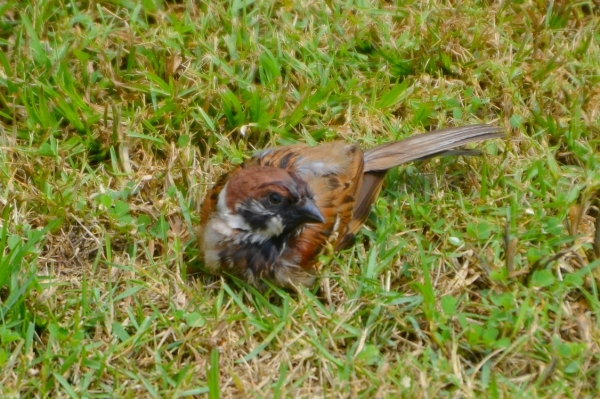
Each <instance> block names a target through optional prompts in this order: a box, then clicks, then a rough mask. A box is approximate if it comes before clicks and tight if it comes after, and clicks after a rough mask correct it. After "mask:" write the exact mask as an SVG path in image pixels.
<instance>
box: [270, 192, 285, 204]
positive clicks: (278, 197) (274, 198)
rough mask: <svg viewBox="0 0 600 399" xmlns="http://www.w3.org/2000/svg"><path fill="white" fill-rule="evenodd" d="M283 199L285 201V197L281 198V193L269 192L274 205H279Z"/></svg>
mask: <svg viewBox="0 0 600 399" xmlns="http://www.w3.org/2000/svg"><path fill="white" fill-rule="evenodd" d="M282 201H283V198H281V195H279V194H277V193H271V194H269V202H270V203H271V204H272V205H279V204H281V202H282Z"/></svg>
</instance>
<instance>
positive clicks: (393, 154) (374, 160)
mask: <svg viewBox="0 0 600 399" xmlns="http://www.w3.org/2000/svg"><path fill="white" fill-rule="evenodd" d="M500 131H501V130H500V129H499V128H497V127H494V126H490V125H472V126H462V127H452V128H449V129H443V130H436V131H433V132H429V133H424V134H418V135H415V136H411V137H409V138H407V139H405V140H401V141H395V142H392V143H387V144H383V145H380V146H379V147H375V148H371V149H370V150H366V151H365V157H364V159H365V172H370V171H380V170H388V169H390V168H393V167H395V166H398V165H402V164H403V163H407V162H412V161H420V160H423V159H427V158H430V157H434V156H440V155H446V152H447V151H449V150H452V149H453V148H456V147H459V146H461V145H465V144H468V143H472V142H475V141H482V140H487V139H492V138H497V137H501V136H502V133H500ZM447 155H453V153H452V152H451V153H448V154H447Z"/></svg>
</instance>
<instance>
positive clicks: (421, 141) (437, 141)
mask: <svg viewBox="0 0 600 399" xmlns="http://www.w3.org/2000/svg"><path fill="white" fill-rule="evenodd" d="M502 136H503V134H502V133H501V129H499V128H497V127H494V126H490V125H472V126H462V127H453V128H449V129H443V130H436V131H433V132H429V133H424V134H418V135H415V136H412V137H409V138H407V139H405V140H401V141H395V142H393V143H388V144H384V145H381V146H379V147H375V148H371V149H370V150H366V151H365V152H364V161H365V164H364V177H363V183H362V186H361V187H360V191H359V193H358V196H357V198H356V203H355V205H354V215H353V217H352V220H351V221H350V223H349V224H348V226H347V227H346V232H345V233H344V234H343V235H342V237H340V239H339V241H338V242H337V245H336V248H337V249H341V248H344V247H346V246H347V245H348V244H350V243H351V242H352V239H353V238H354V235H355V234H356V233H357V232H358V230H360V227H361V226H362V225H363V223H364V222H365V220H366V219H367V217H369V213H371V205H372V204H373V202H374V201H375V199H376V198H377V196H378V195H379V191H380V190H381V187H382V186H383V181H384V178H385V174H386V172H387V170H388V169H390V168H393V167H395V166H398V165H401V164H403V163H407V162H412V161H421V160H424V159H427V158H431V157H434V156H441V155H480V154H481V152H479V151H477V150H468V149H467V150H461V149H459V150H455V149H454V148H455V147H459V146H462V145H465V144H468V143H472V142H476V141H482V140H487V139H493V138H498V137H502Z"/></svg>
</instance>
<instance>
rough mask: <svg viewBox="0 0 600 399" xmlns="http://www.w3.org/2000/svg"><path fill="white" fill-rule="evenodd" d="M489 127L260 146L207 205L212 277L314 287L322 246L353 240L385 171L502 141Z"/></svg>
mask: <svg viewBox="0 0 600 399" xmlns="http://www.w3.org/2000/svg"><path fill="white" fill-rule="evenodd" d="M502 135H503V134H502V133H501V129H499V128H497V127H494V126H491V125H486V124H478V125H468V126H462V127H452V128H446V129H442V130H436V131H431V132H428V133H422V134H417V135H413V136H411V137H408V138H406V139H404V140H400V141H394V142H390V143H386V144H382V145H379V146H376V147H373V148H370V149H367V150H362V149H361V148H360V147H359V146H358V145H356V144H352V143H347V142H345V141H332V142H326V143H321V144H318V145H316V146H309V145H307V144H292V145H286V146H280V147H273V148H268V149H265V150H260V151H258V152H257V153H255V154H254V155H253V156H252V157H251V158H249V159H248V160H246V161H245V162H243V163H242V164H240V165H237V166H235V167H234V168H233V169H232V170H230V171H229V172H228V173H225V174H223V175H221V176H220V178H218V179H217V182H216V184H214V186H213V187H212V188H211V189H209V191H208V194H207V195H206V197H205V199H204V202H203V203H202V205H201V208H200V223H199V227H198V228H197V233H196V234H197V238H198V245H199V252H200V257H201V262H202V263H203V264H204V269H205V270H206V271H208V272H209V273H210V274H216V275H233V276H235V277H237V278H239V279H241V280H244V281H246V282H247V283H248V284H250V285H252V286H254V287H257V288H265V287H267V286H268V284H267V282H270V283H272V284H274V285H275V286H278V287H282V288H285V289H298V288H299V287H300V286H307V287H312V286H313V285H314V284H315V281H316V278H317V267H316V265H317V262H318V258H319V255H320V254H321V253H322V251H323V250H324V248H326V247H328V248H333V249H334V250H336V251H337V250H342V249H344V248H346V247H348V246H349V245H350V244H352V243H353V241H354V237H355V235H356V234H357V233H358V231H359V230H360V228H361V226H362V225H363V224H364V222H365V221H366V219H367V218H368V216H369V213H370V211H371V205H372V204H373V203H374V201H375V200H376V199H377V197H378V195H379V193H380V191H381V189H382V186H383V183H384V180H385V175H386V172H387V171H388V170H389V169H391V168H394V167H396V166H399V165H401V164H404V163H407V162H412V161H419V160H424V159H428V158H431V157H434V156H441V155H461V154H463V155H471V154H473V153H475V152H474V151H473V150H455V148H457V147H460V146H463V145H465V144H468V143H472V142H478V141H483V140H488V139H493V138H499V137H502Z"/></svg>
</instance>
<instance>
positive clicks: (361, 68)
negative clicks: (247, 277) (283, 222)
mask: <svg viewBox="0 0 600 399" xmlns="http://www.w3.org/2000/svg"><path fill="white" fill-rule="evenodd" d="M393 3H394V2H387V1H367V0H358V1H340V0H330V1H309V0H307V1H290V0H288V1H279V2H272V1H263V0H232V1H222V2H219V1H206V2H193V1H187V2H186V1H181V2H179V1H176V2H163V1H159V0H145V1H142V2H139V3H138V2H133V1H127V0H112V1H95V2H94V1H92V2H87V1H76V0H73V1H66V0H65V1H61V0H48V1H29V0H25V1H5V2H4V3H2V4H0V49H1V50H2V51H0V208H1V212H2V218H1V226H0V254H2V255H1V257H0V342H1V345H0V396H2V397H4V398H17V397H24V398H25V397H53V398H61V397H72V398H79V397H87V398H93V397H109V398H113V397H136V398H146V397H155V398H159V397H165V398H176V397H185V396H203V395H206V396H208V397H210V398H211V399H212V398H217V397H239V398H249V397H264V398H275V397H277V398H279V397H304V398H318V397H339V398H374V397H375V398H379V397H381V398H384V397H388V398H397V397H405V398H438V397H447V398H472V397H489V398H511V397H524V398H527V397H532V398H533V397H540V398H559V397H560V398H562V397H565V398H586V397H588V398H593V397H597V396H598V395H599V393H598V392H599V390H600V362H599V360H600V349H599V344H600V330H599V328H598V327H599V324H600V302H599V299H598V298H599V297H598V286H599V284H600V271H599V270H598V265H599V264H600V260H599V259H600V209H599V208H600V196H599V192H600V191H599V190H600V151H599V147H600V33H599V32H600V4H599V3H598V2H597V1H596V0H592V1H579V2H569V1H549V2H547V1H540V0H520V1H494V0H487V1H484V0H481V1H476V0H463V1H461V0H457V1H443V0H430V1H410V0H409V1H404V2H397V3H398V4H393ZM473 123H490V124H493V125H495V126H499V127H501V128H502V129H504V131H505V132H506V137H505V138H503V139H497V140H492V141H489V142H486V143H481V144H478V145H475V146H472V147H474V148H478V149H480V150H481V151H482V152H483V153H484V155H483V156H480V157H444V158H441V159H436V160H431V161H427V162H421V163H415V164H411V165H408V166H406V167H402V168H399V169H397V170H394V171H392V172H391V173H389V174H388V177H387V179H386V185H385V189H384V191H383V192H382V194H381V196H380V198H379V199H378V200H377V202H376V204H375V206H374V207H373V212H372V215H371V217H370V218H369V220H368V222H367V223H366V225H365V227H364V228H363V229H362V231H361V233H360V234H359V235H358V237H357V239H356V243H355V245H354V246H353V247H352V248H351V249H348V250H345V251H343V252H341V253H336V254H333V253H330V252H329V253H326V254H324V255H323V256H322V258H321V271H320V276H321V278H320V279H319V283H318V286H317V287H315V289H313V290H308V289H306V290H302V291H301V292H298V293H293V292H285V291H281V290H276V289H273V290H271V291H269V292H266V293H261V292H257V291H256V290H253V289H252V288H251V287H248V286H246V285H244V284H243V283H240V282H236V281H233V280H231V279H223V278H220V277H212V276H207V275H205V274H203V273H200V274H197V275H194V276H190V275H189V274H188V272H187V271H188V266H189V267H191V268H192V269H193V268H194V267H198V266H201V265H198V261H197V255H198V254H197V247H196V245H195V232H194V226H196V225H197V224H198V218H199V207H200V204H201V201H202V198H203V196H204V194H205V193H206V191H207V188H208V187H209V186H210V184H211V183H213V182H214V181H215V179H216V178H217V177H218V175H219V174H220V173H222V172H224V171H226V170H228V169H229V168H231V167H232V166H233V165H235V164H238V163H240V162H242V161H243V159H244V158H245V157H248V156H250V155H251V154H252V153H253V151H255V150H256V149H259V148H264V147H267V146H274V145H279V144H286V143H292V142H308V143H311V144H314V143H317V142H323V141H330V140H334V139H341V140H346V141H348V142H353V143H357V144H359V145H360V146H362V147H364V148H368V147H372V146H374V145H376V144H378V143H384V142H388V141H391V140H396V139H401V138H404V137H408V136H410V135H411V134H415V133H417V132H421V131H428V130H433V129H435V128H441V127H446V126H457V125H464V124H473Z"/></svg>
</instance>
